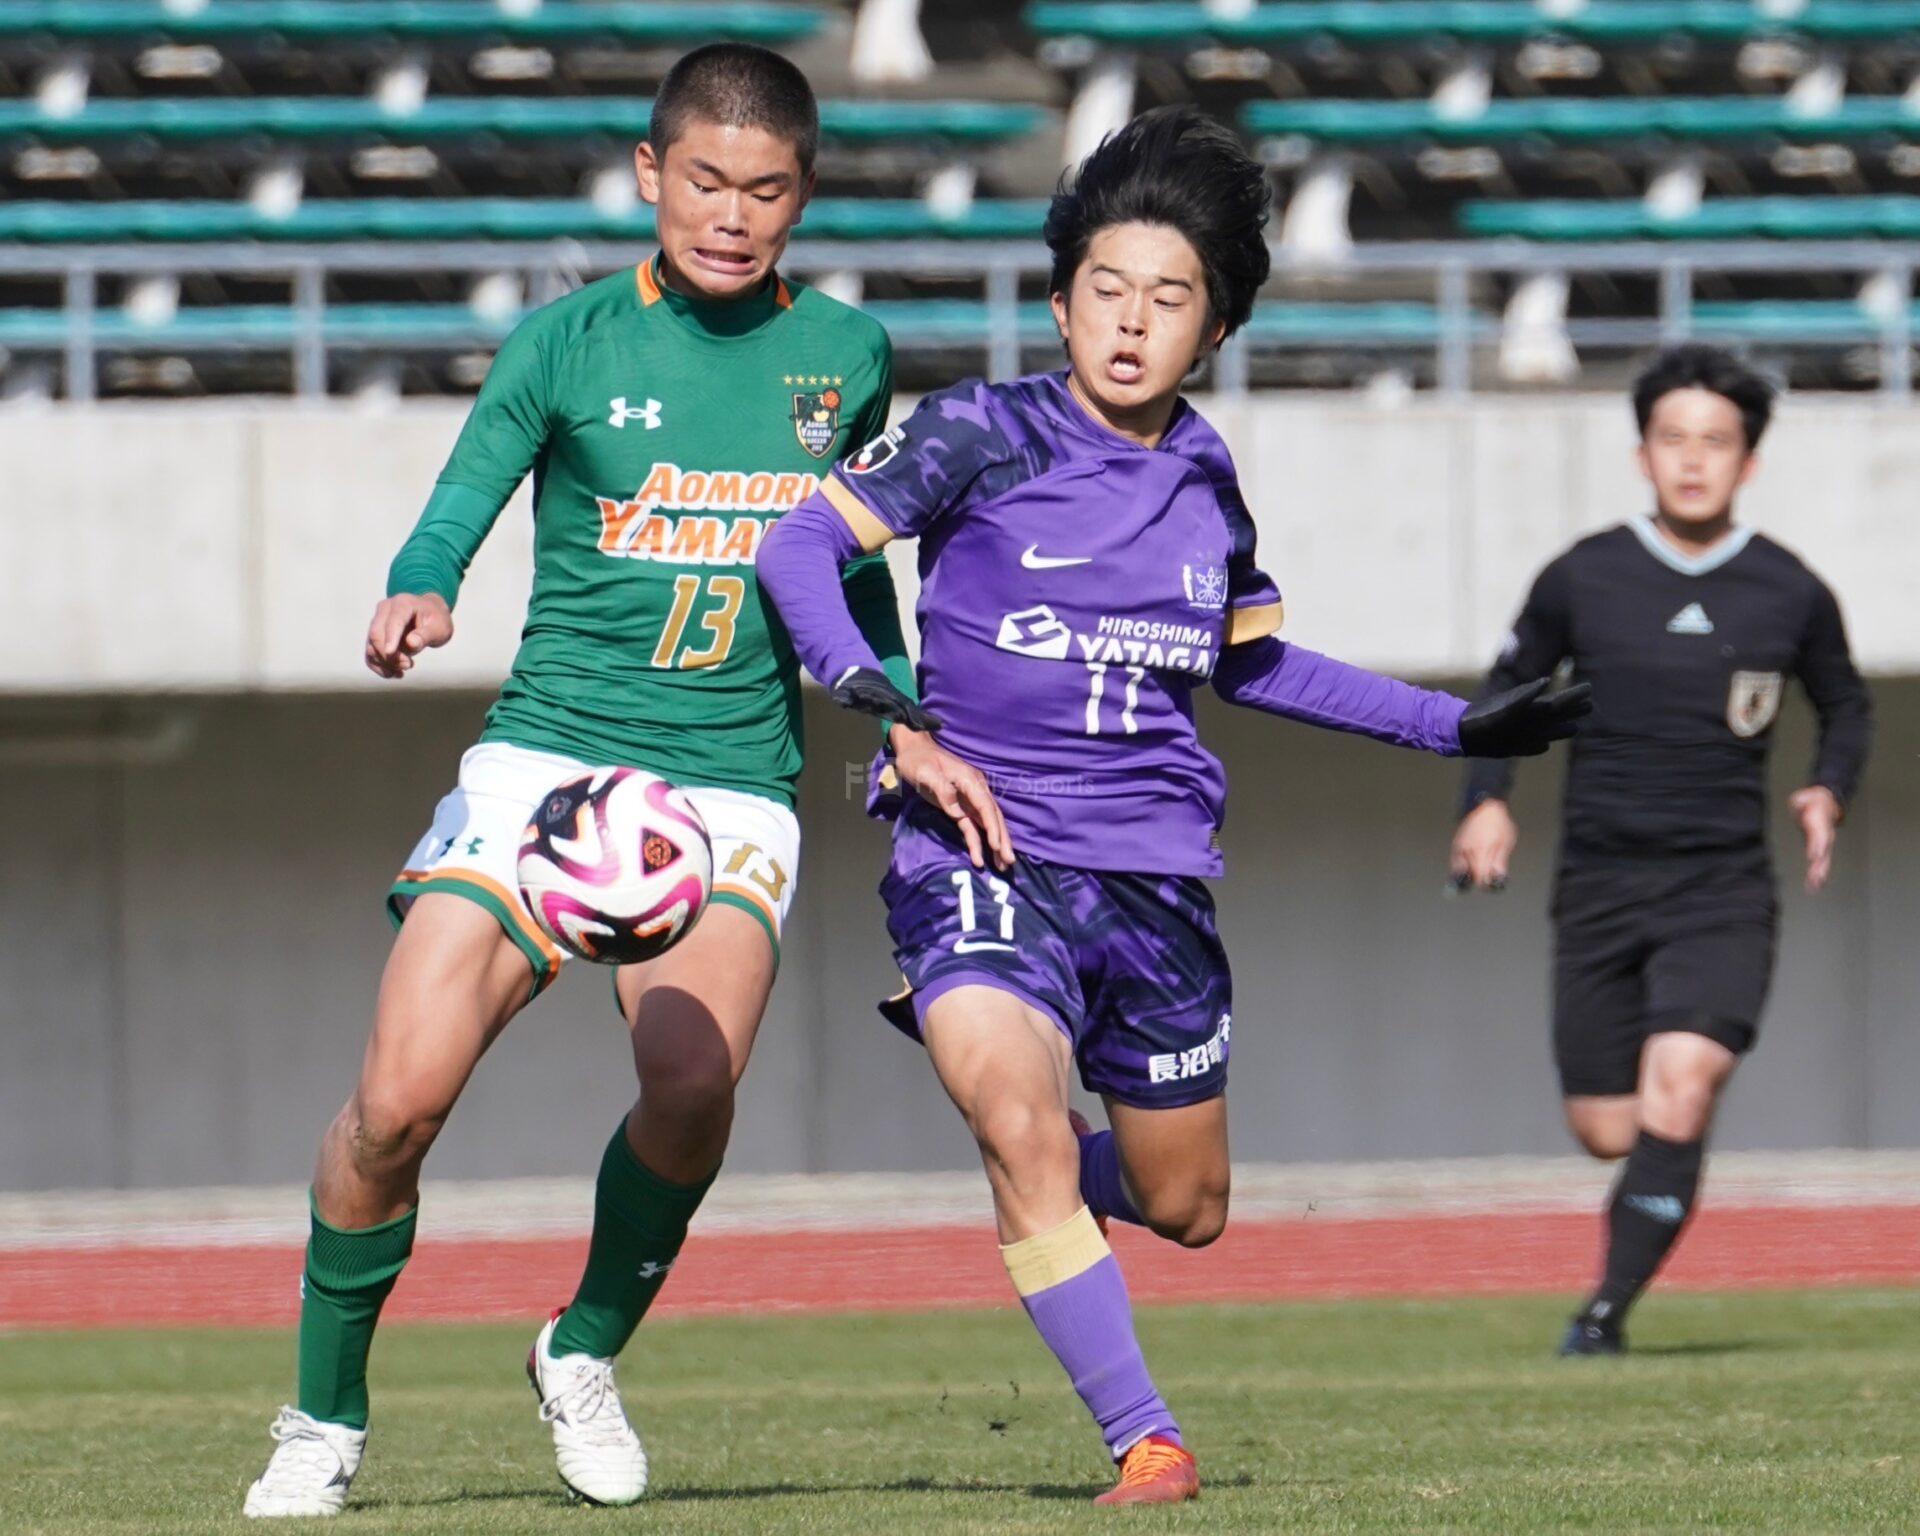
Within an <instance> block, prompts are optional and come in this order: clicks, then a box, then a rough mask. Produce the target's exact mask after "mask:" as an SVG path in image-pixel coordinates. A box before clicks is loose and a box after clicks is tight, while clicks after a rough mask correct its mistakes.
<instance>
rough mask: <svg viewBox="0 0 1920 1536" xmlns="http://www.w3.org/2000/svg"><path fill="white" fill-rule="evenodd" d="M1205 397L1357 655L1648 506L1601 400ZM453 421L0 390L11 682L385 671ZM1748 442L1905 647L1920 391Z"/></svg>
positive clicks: (440, 681)
mask: <svg viewBox="0 0 1920 1536" xmlns="http://www.w3.org/2000/svg"><path fill="white" fill-rule="evenodd" d="M1203 404H1204V402H1203ZM1209 409H1212V408H1211V407H1209ZM1212 414H1213V415H1214V417H1215V419H1216V420H1217V422H1218V424H1219V426H1220V428H1221V430H1222V431H1223V432H1224V433H1225V434H1226V436H1227V438H1228V441H1229V442H1230V443H1231V445H1232V447H1233V449H1234V453H1235V456H1236V458H1237V460H1238V463H1239V467H1240V474H1241V480H1242V483H1243V484H1244V486H1245V488H1246V492H1247V498H1248V501H1249V503H1250V504H1251V505H1252V507H1253V509H1254V514H1255V516H1256V518H1257V519H1258V521H1259V524H1260V530H1261V553H1262V558H1263V560H1264V562H1265V564H1266V565H1267V567H1268V568H1269V569H1270V570H1271V571H1272V572H1273V573H1274V575H1275V577H1276V578H1277V579H1278V580H1279V582H1280V586H1281V589H1282V590H1283V591H1284V592H1285V593H1286V596H1287V611H1288V634H1289V635H1290V636H1292V637H1294V638H1297V639H1299V640H1300V641H1302V642H1303V643H1305V644H1309V645H1314V646H1318V647H1321V648H1324V649H1328V650H1331V651H1333V652H1335V653H1336V654H1339V655H1342V656H1345V657H1347V658H1349V659H1350V660H1353V661H1356V662H1360V663H1362V664H1364V665H1368V666H1377V667H1387V668H1394V669H1397V670H1400V671H1403V672H1407V673H1412V674H1418V675H1424V676H1444V675H1449V674H1466V673H1470V672H1473V671H1474V670H1476V669H1478V668H1480V667H1482V666H1484V665H1485V664H1486V661H1487V658H1488V657H1489V656H1490V654H1491V652H1492V650H1493V647H1494V645H1495V644H1496V642H1497V641H1498V639H1499V636H1500V635H1501V634H1502V633H1503V631H1504V630H1505V628H1506V626H1507V624H1508V622H1509V621H1510V619H1511V618H1512V615H1513V613H1514V611H1515V610H1516V609H1517V607H1518V605H1519V602H1520V598H1521V596H1522V594H1523V593H1524V591H1525V587H1526V583H1527V581H1528V579H1529V577H1530V576H1531V575H1532V573H1533V572H1534V571H1535V570H1537V569H1538V568H1539V566H1540V565H1541V563H1542V562H1543V561H1545V560H1546V559H1547V558H1548V557H1549V556H1551V555H1552V554H1554V553H1555V552H1557V551H1558V550H1559V549H1560V548H1562V547H1563V546H1564V545H1565V544H1566V543H1567V542H1568V541H1569V540H1570V539H1571V538H1572V537H1573V536H1574V535H1576V534H1578V533H1581V532H1583V531H1586V530H1588V529H1591V528H1595V527H1599V526H1602V525H1604V524H1606V523H1609V522H1613V521H1616V520H1618V519H1619V518H1621V517H1623V516H1626V515H1628V514H1630V513H1633V512H1637V511H1640V510H1642V509H1644V507H1645V505H1646V497H1645V495H1644V493H1643V490H1642V487H1641V486H1640V483H1639V482H1638V480H1637V478H1636V474H1635V471H1634V468H1633V465H1632V459H1631V451H1632V432H1631V420H1630V417H1629V415H1628V413H1627V409H1626V406H1625V404H1624V402H1622V401H1620V400H1616V399H1612V398H1606V399H1589V398H1581V397H1573V398H1563V399H1558V400H1547V401H1524V400H1511V399H1487V400H1483V401H1479V402H1476V403H1473V404H1470V405H1467V406H1443V405H1436V404H1431V403H1428V402H1424V401H1422V402H1416V403H1415V404H1413V405H1410V406H1404V407H1399V408H1385V407H1374V406H1369V405H1367V404H1365V403H1359V402H1355V401H1353V400H1351V399H1348V398H1344V397H1327V396H1314V397H1306V398H1302V399H1298V400H1293V399H1282V400H1271V399H1257V400H1252V401H1248V402H1244V403H1241V404H1237V405H1224V404H1223V405H1222V406H1220V407H1219V408H1218V409H1213V410H1212ZM460 420H461V413H460V410H459V408H458V407H457V406H450V405H448V404H445V403H439V404H434V405H420V406H406V407H403V408H400V409H397V410H389V411H384V412H378V413H371V412H364V411H359V410H356V409H353V408H351V407H338V406H336V407H333V408H330V409H315V408H311V407H299V406H292V405H287V406H280V405H275V404H271V403H268V404H262V405H258V406H254V407H251V408H245V407H229V406H225V405H207V406H201V405H194V406H151V405H146V406H141V405H126V406H99V407H93V408H77V409H76V408H71V407H56V406H48V407H34V408H16V409H13V410H8V411H0V462H4V463H5V464H6V465H7V466H8V469H9V472H10V473H9V485H8V491H9V494H8V497H7V501H6V505H5V509H4V511H0V693H16V692H17V693H51V694H66V693H73V692H104V693H114V692H122V691H127V690H142V689H155V688H171V689H214V690H219V689H280V688H295V689H311V688H321V689H358V688H367V687H373V686H375V684H374V683H373V680H372V679H370V678H369V677H368V676H367V674H366V673H365V672H364V671H363V670H362V669H361V666H360V647H359V643H358V642H359V637H360V635H361V634H362V633H363V632H364V626H365V623H366V618H367V613H368V610H369V609H370V607H371V604H372V601H373V599H374V598H375V597H376V596H377V595H378V594H379V592H380V590H381V587H382V583H383V582H384V580H385V574H386V566H387V561H388V560H389V559H390V558H391V557H392V554H393V551H394V550H395V549H396V548H398V547H399V544H400V541H401V539H402V538H404V537H405V535H406V532H407V530H408V528H409V527H411V526H412V523H413V519H414V518H415V516H417V515H418V512H419V509H420V506H421V504H422V502H423V501H424V499H425V495H426V491H427V489H428V487H429V486H430V485H431V484H432V482H433V477H434V476H435V474H436V473H438V471H439V467H440V465H441V463H442V461H443V460H444V459H445V457H446V453H447V450H448V448H449V447H450V446H451V444H452V442H453V438H454V435H455V433H456V432H457V431H458V428H459V425H460ZM1766 459H1767V462H1766V466H1765V470H1764V472H1763V474H1762V475H1761V476H1760V479H1759V481H1758V483H1757V484H1756V485H1755V486H1754V488H1753V490H1752V491H1751V492H1750V493H1749V494H1748V496H1747V498H1746V499H1745V502H1744V503H1743V512H1744V515H1746V516H1747V517H1748V518H1749V519H1750V520H1751V521H1753V522H1755V523H1756V524H1758V525H1759V526H1760V527H1762V528H1764V529H1766V530H1767V531H1769V532H1771V533H1773V534H1775V535H1776V536H1777V537H1779V538H1782V539H1784V540H1785V541H1787V542H1788V543H1789V544H1792V545H1794V546H1796V547H1797V548H1799V549H1800V550H1801V551H1802V552H1803V553H1804V554H1805V555H1806V556H1807V557H1808V559H1809V560H1810V561H1812V563H1813V564H1814V566H1815V568H1816V569H1818V570H1820V571H1821V572H1822V573H1823V574H1824V575H1826V577H1827V578H1828V579H1829V581H1831V582H1832V583H1833V585H1834V586H1835V587H1836V589H1837V590H1838V591H1839V592H1840V593H1841V595H1842V597H1843V599H1844V601H1845V606H1846V611H1847V615H1848V619H1849V622H1850V624H1851V626H1852V629H1853V633H1854V640H1855V645H1856V647H1857V649H1858V652H1859V654H1860V657H1861V660H1862V663H1863V665H1865V666H1867V667H1868V668H1870V669H1872V670H1874V671H1876V672H1880V673H1900V672H1916V671H1920V624H1916V623H1914V622H1913V620H1912V618H1911V606H1910V593H1909V591H1908V587H1909V585H1910V575H1911V573H1912V572H1913V571H1915V570H1916V569H1920V518H1916V517H1915V516H1914V515H1913V489H1912V488H1913V487H1914V486H1915V485H1916V484H1920V409H1907V410H1896V409H1893V408H1890V407H1886V406H1882V405H1879V404H1876V403H1874V402H1873V401H1871V400H1864V401H1853V400H1839V401H1834V400H1806V401H1801V400H1793V401H1790V402H1789V403H1788V405H1787V407H1786V409H1785V410H1784V411H1783V413H1782V415H1781V417H1780V420H1779V422H1778V424H1777V425H1776V426H1775V428H1774V435H1773V436H1771V437H1769V439H1768V440H1767V444H1766ZM531 543H532V540H531V529H530V525H529V520H528V516H527V504H526V496H525V494H524V492H523V493H522V495H521V497H520V498H519V499H518V500H517V501H516V502H515V503H514V505H513V506H512V507H510V508H509V509H508V510H507V512H506V513H505V514H504V515H503V517H502V520H501V525H500V527H499V528H497V529H496V530H495V534H494V537H493V539H492V540H491V541H490V542H489V544H488V546H487V547H486V548H485V549H484V550H483V551H482V552H481V555H480V558H479V559H478V560H477V561H476V562H475V565H474V571H473V574H472V576H471V578H470V579H469V582H468V586H467V589H466V590H465V591H464V592H463V594H462V596H461V602H460V613H459V622H460V630H461V633H460V637H459V641H458V643H457V644H456V645H454V646H453V647H452V648H450V649H449V650H448V651H446V652H444V653H443V654H441V655H439V656H437V657H435V658H434V662H433V665H432V667H430V668H426V669H423V670H422V672H421V674H420V676H419V678H418V679H416V680H415V681H414V682H413V683H411V684H410V686H413V687H416V688H490V687H492V686H493V685H494V684H495V683H496V682H497V680H498V679H499V677H500V674H501V672H502V670H503V669H504V668H505V666H506V665H507V663H508V661H509V660H510V659H511V657H512V654H513V646H514V642H515V639H516V637H517V636H518V634H519V630H520V621H521V617H522V614H523V613H524V610H525V603H526V592H527V585H528V580H529V569H530V565H529V561H530V551H531ZM905 553H906V552H905V551H902V554H903V555H904V554H905ZM899 568H900V569H901V570H902V573H903V576H905V577H906V578H907V579H906V580H905V582H904V585H905V586H906V587H907V588H908V589H909V591H911V589H912V586H913V583H912V581H911V572H910V561H908V560H905V559H903V560H902V561H900V562H899Z"/></svg>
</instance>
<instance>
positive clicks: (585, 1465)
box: [527, 1309, 647, 1504]
mask: <svg viewBox="0 0 1920 1536" xmlns="http://www.w3.org/2000/svg"><path fill="white" fill-rule="evenodd" d="M562 1310H564V1309H562ZM559 1321H560V1313H559V1312H556V1313H554V1314H553V1316H552V1317H550V1318H548V1319H547V1326H546V1327H544V1328H542V1329H541V1330H540V1337H539V1338H537V1339H535V1340H534V1341H533V1348H532V1349H531V1350H530V1351H528V1354H527V1378H528V1380H530V1381H531V1382H532V1383H533V1390H534V1394H535V1396H537V1397H538V1398H539V1399H540V1421H541V1422H542V1423H543V1424H551V1425H552V1426H553V1455H554V1460H555V1461H557V1462H558V1463H559V1464H560V1481H561V1482H563V1483H565V1484H566V1485H567V1486H568V1487H569V1488H571V1489H572V1490H573V1491H574V1492H575V1493H577V1494H578V1495H579V1496H580V1497H581V1498H583V1499H585V1500H586V1501H587V1502H588V1503H589V1504H631V1503H633V1502H634V1500H636V1499H638V1498H639V1497H640V1495H641V1494H643V1493H645V1492H646V1491H647V1453H646V1450H645V1448H644V1447H643V1446H642V1445H641V1444H640V1437H639V1436H638V1435H636V1434H635V1433H634V1432H633V1426H632V1425H631V1424H629V1423H628V1422H627V1414H626V1410H625V1409H624V1408H622V1407H621V1406H620V1389H619V1388H618V1387H616V1386H615V1385H614V1384H613V1362H612V1361H611V1360H602V1359H601V1358H600V1357H599V1356H598V1355H557V1356H556V1355H554V1354H552V1353H550V1352H549V1349H548V1346H549V1345H550V1344H551V1343H552V1342H553V1328H554V1324H555V1323H557V1322H559Z"/></svg>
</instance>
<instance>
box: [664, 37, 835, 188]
mask: <svg viewBox="0 0 1920 1536" xmlns="http://www.w3.org/2000/svg"><path fill="white" fill-rule="evenodd" d="M695 122H703V123H718V124H720V125H721V126H722V127H723V128H759V129H763V130H764V131H766V132H767V133H770V134H772V135H773V136H774V137H775V138H776V139H785V140H786V141H787V143H789V144H791V145H792V146H793V152H794V155H795V157H796V158H797V159H798V160H799V161H800V172H801V174H802V175H805V174H806V173H807V172H809V171H811V170H812V169H813V157H814V156H815V155H816V154H818V153H819V150H820V106H819V103H818V102H816V101H815V100H814V98H813V87H812V86H811V85H809V84H808V83H807V77H806V76H805V75H803V74H802V73H801V72H800V70H799V68H798V67H797V66H796V65H795V64H794V63H793V62H792V61H791V60H789V59H784V58H782V57H781V56H780V55H779V54H777V53H775V52H774V51H773V50H772V49H771V48H762V47H760V46H759V45H758V44H755V43H709V44H708V45H707V46H706V47H704V48H696V49H694V50H693V52H691V53H689V54H687V55H686V56H685V57H684V58H682V59H681V60H680V61H679V62H678V63H676V64H675V65H674V66H673V68H672V69H670V70H668V71H667V78H666V79H664V80H662V81H661V82H660V89H659V90H658V91H657V92H655V93H654V98H653V121H652V122H651V123H650V124H649V125H648V127H647V142H648V143H649V144H651V145H652V146H653V152H654V153H655V154H657V155H661V156H664V155H665V154H666V152H667V150H668V148H669V147H670V146H671V145H672V144H673V142H674V140H675V139H677V138H679V137H680V135H681V134H683V133H685V132H686V131H687V125H688V124H689V123H695Z"/></svg>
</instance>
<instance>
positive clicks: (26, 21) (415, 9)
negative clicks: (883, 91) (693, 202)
mask: <svg viewBox="0 0 1920 1536" xmlns="http://www.w3.org/2000/svg"><path fill="white" fill-rule="evenodd" d="M823 20H824V16H823V13H822V12H821V11H819V10H816V9H813V8H811V7H807V6H801V5H769V4H759V3H742V0H706V3H686V0H604V3H595V4H583V3H580V0H547V3H546V4H543V5H530V6H520V7H515V8H513V9H508V8H506V7H505V6H500V5H487V4H482V3H479V0H210V3H208V4H206V5H202V6H200V7H198V8H197V9H196V8H194V7H192V6H188V5H178V4H168V3H166V0H10V3H9V4H6V5H4V6H0V37H19V36H44V37H49V38H57V39H62V40H66V41H86V40H94V39H99V40H104V39H109V38H127V37H132V38H138V39H141V40H148V39H152V40H156V41H158V40H166V41H172V42H203V41H210V40H213V39H230V38H246V37H278V38H285V39H290V40H300V41H316V42H317V41H342V40H353V39H359V38H379V37H392V38H420V39H438V38H485V39H498V40H500V41H510V42H528V43H552V42H567V41H572V40H577V39H586V40H591V39H595V38H605V39H608V40H610V41H622V42H672V41H681V40H685V39H689V38H707V39H712V38H722V37H727V38H742V39H747V40H750V41H753V42H761V43H781V42H795V41H798V40H800V39H801V38H806V37H811V36H812V35H813V34H814V33H815V32H817V31H818V30H819V29H820V26H821V23H822V21H823Z"/></svg>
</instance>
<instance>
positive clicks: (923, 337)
mask: <svg viewBox="0 0 1920 1536" xmlns="http://www.w3.org/2000/svg"><path fill="white" fill-rule="evenodd" d="M865 308H866V312H867V313H868V314H869V315H871V316H873V318H874V319H876V320H878V321H880V322H881V323H882V324H883V325H885V326H886V328H887V331H888V333H889V334H890V335H892V337H893V339H894V341H895V342H896V343H899V344H903V345H906V344H913V343H922V344H924V343H928V342H939V341H947V342H952V343H955V344H959V343H968V344H977V343H980V342H984V341H985V340H986V339H987V337H988V335H989V333H990V330H991V316H990V312H989V311H988V309H987V306H986V305H985V304H981V303H976V302H974V301H972V300H967V299H918V300H915V299H896V300H882V301H876V302H874V303H871V304H868V305H866V306H865ZM1495 324H1496V322H1493V321H1491V320H1483V319H1482V318H1480V317H1476V330H1478V331H1481V332H1483V333H1487V334H1490V333H1491V328H1492V327H1493V326H1494V325H1495ZM1019 326H1020V339H1021V340H1022V341H1049V340H1052V339H1053V338H1054V337H1055V336H1056V335H1057V334H1058V332H1057V331H1056V330H1055V328H1054V323H1053V312H1052V310H1051V309H1050V308H1049V307H1048V306H1047V305H1046V304H1044V303H1026V304H1022V305H1020V306H1019ZM1244 334H1245V336H1246V337H1247V339H1248V340H1249V341H1252V342H1264V343H1267V344H1269V345H1274V346H1302V345H1319V344H1323V343H1324V344H1329V345H1343V346H1380V345H1387V346H1392V345H1402V344H1418V345H1430V344H1432V343H1433V342H1434V341H1435V340H1436V339H1437V338H1438V337H1439V334H1440V314H1439V311H1438V310H1437V309H1435V308H1434V307H1433V306H1432V305H1429V304H1416V303H1397V302H1380V303H1352V304H1338V303H1318V304H1293V303H1285V302H1280V301H1269V302H1268V303H1267V304H1265V305H1263V306H1262V307H1261V308H1259V309H1257V310H1255V311H1254V314H1253V318H1252V320H1250V321H1249V322H1248V323H1247V326H1246V329H1245V332H1244Z"/></svg>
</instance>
